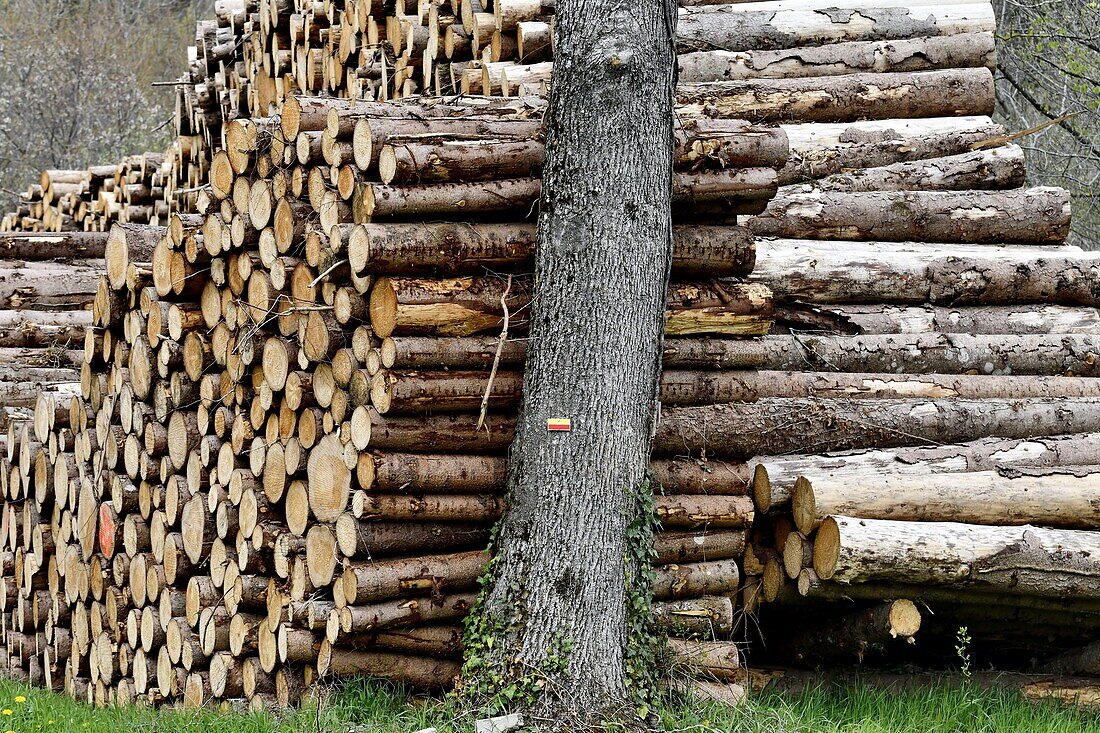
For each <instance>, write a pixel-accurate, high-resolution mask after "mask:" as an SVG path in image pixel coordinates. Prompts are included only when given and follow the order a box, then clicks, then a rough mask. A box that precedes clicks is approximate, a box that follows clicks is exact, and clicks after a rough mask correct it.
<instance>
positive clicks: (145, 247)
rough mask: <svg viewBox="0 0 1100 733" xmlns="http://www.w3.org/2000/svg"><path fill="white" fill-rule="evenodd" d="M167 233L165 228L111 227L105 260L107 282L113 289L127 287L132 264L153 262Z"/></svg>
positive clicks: (124, 225) (122, 225)
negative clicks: (154, 252) (158, 244)
mask: <svg viewBox="0 0 1100 733" xmlns="http://www.w3.org/2000/svg"><path fill="white" fill-rule="evenodd" d="M165 231H166V229H165V228H164V227H151V226H139V225H134V224H115V225H114V226H113V227H111V234H110V236H109V237H108V239H107V244H106V247H105V251H104V259H105V260H106V262H107V280H108V281H109V282H110V283H111V287H112V288H114V289H115V290H120V289H122V288H123V287H124V286H125V285H126V274H127V270H128V269H129V265H130V263H138V262H152V261H153V250H155V249H156V247H157V242H158V241H160V240H161V239H162V238H163V237H164V233H165Z"/></svg>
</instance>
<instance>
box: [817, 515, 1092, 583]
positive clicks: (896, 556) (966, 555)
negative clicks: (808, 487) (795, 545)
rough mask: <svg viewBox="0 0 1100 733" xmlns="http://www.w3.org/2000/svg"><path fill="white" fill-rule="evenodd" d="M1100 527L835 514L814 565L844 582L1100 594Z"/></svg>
mask: <svg viewBox="0 0 1100 733" xmlns="http://www.w3.org/2000/svg"><path fill="white" fill-rule="evenodd" d="M1097 558H1100V540H1098V539H1097V535H1096V533H1093V532H1081V531H1076V530H1065V529H1041V528H1038V527H1030V526H1023V527H982V526H978V525H971V524H958V523H954V522H897V521H891V520H887V519H853V518H850V517H831V518H829V519H828V520H826V521H825V523H824V524H822V525H821V528H820V529H819V530H818V532H817V535H816V537H815V539H814V570H815V571H816V572H817V574H818V577H820V578H822V579H824V580H830V579H831V580H835V581H836V582H838V583H861V582H880V581H889V582H899V583H914V584H921V583H927V584H930V585H942V586H956V587H968V586H977V587H979V588H988V589H997V590H1000V591H1002V592H1005V593H1013V594H1017V593H1018V594H1022V595H1037V596H1071V597H1074V598H1090V599H1095V598H1098V597H1100V564H1098V561H1097Z"/></svg>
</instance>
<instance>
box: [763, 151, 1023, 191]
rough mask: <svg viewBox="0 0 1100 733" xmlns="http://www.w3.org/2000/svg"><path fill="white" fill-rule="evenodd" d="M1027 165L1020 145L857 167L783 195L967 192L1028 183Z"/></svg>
mask: <svg viewBox="0 0 1100 733" xmlns="http://www.w3.org/2000/svg"><path fill="white" fill-rule="evenodd" d="M1026 176H1027V168H1026V164H1025V161H1024V151H1023V148H1021V147H1020V146H1019V145H1005V146H1002V147H999V148H990V149H983V150H974V151H971V152H968V153H960V154H958V155H948V156H943V157H938V158H926V159H924V160H918V161H902V162H898V163H892V164H890V165H886V166H881V167H877V168H857V169H855V170H852V171H849V172H845V173H834V174H833V175H831V176H826V177H825V178H821V179H818V180H816V181H814V182H813V185H812V187H810V186H800V185H794V186H784V187H782V188H780V189H779V195H784V196H785V195H788V194H796V193H800V192H803V191H809V190H820V191H845V192H854V191H864V192H870V191H967V190H982V189H993V190H996V189H1008V188H1017V187H1019V186H1022V185H1024V181H1025V179H1026Z"/></svg>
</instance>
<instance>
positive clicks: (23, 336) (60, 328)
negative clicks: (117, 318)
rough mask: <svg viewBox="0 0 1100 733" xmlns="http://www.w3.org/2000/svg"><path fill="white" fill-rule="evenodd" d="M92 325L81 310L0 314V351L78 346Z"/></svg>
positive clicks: (90, 320) (85, 313)
mask: <svg viewBox="0 0 1100 733" xmlns="http://www.w3.org/2000/svg"><path fill="white" fill-rule="evenodd" d="M91 325H92V314H91V313H90V312H89V311H84V310H77V311H53V312H48V313H45V312H41V311H33V310H11V311H0V348H20V347H31V346H34V347H47V346H51V345H55V344H57V345H65V344H74V345H75V344H79V343H80V342H81V340H82V339H83V338H84V332H85V329H87V328H88V327H90V326H91ZM2 353H3V352H0V354H2ZM0 358H2V357H0Z"/></svg>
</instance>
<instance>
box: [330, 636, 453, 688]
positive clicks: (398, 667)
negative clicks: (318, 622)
mask: <svg viewBox="0 0 1100 733" xmlns="http://www.w3.org/2000/svg"><path fill="white" fill-rule="evenodd" d="M460 668H461V665H459V664H458V663H457V662H452V661H447V660H442V659H431V658H429V657H414V656H411V655H405V654H391V653H385V652H358V651H352V650H350V649H341V648H336V647H333V646H331V645H328V644H327V643H326V644H322V646H321V651H320V654H319V655H318V658H317V673H318V674H319V675H321V677H328V676H331V677H336V678H340V677H353V676H356V675H362V676H367V677H376V678H380V679H387V680H391V681H393V682H398V683H402V684H406V685H409V686H411V687H416V688H420V689H428V690H435V689H449V688H450V687H451V686H452V685H453V684H454V681H455V678H456V677H458V673H459V671H460Z"/></svg>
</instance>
